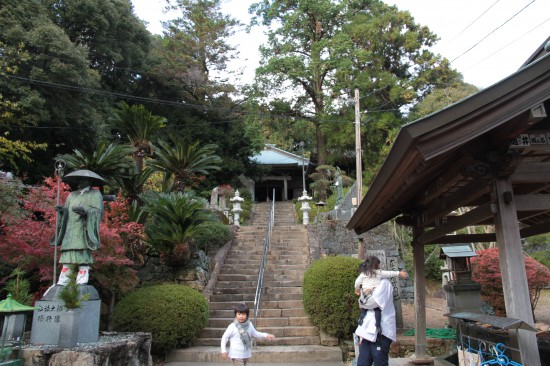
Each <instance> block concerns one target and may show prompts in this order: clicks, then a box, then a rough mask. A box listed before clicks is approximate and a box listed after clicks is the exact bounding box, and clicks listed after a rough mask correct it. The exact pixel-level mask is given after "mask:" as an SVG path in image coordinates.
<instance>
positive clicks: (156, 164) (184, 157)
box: [148, 138, 222, 192]
mask: <svg viewBox="0 0 550 366" xmlns="http://www.w3.org/2000/svg"><path fill="white" fill-rule="evenodd" d="M158 144H159V148H158V149H156V152H155V160H152V161H150V162H149V164H148V166H149V167H151V168H153V169H156V170H158V171H161V172H163V173H164V174H165V177H166V178H165V180H166V181H170V182H172V184H171V186H172V188H173V190H174V191H176V192H183V191H184V190H185V187H186V186H188V185H189V184H190V183H192V181H193V179H196V178H197V177H198V175H200V174H202V175H206V174H208V173H209V172H211V171H214V170H220V166H221V163H222V159H221V158H220V157H219V156H218V155H216V154H215V152H216V148H217V145H214V144H205V145H201V142H200V141H195V142H193V143H191V144H188V143H186V142H185V141H184V140H183V139H181V138H180V139H171V142H167V141H164V140H160V141H159V143H158Z"/></svg>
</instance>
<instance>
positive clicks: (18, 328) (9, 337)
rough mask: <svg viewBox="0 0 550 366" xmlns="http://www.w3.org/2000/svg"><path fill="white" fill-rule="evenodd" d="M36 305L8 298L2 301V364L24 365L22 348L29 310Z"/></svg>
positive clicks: (0, 311) (0, 363)
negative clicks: (24, 303) (23, 303)
mask: <svg viewBox="0 0 550 366" xmlns="http://www.w3.org/2000/svg"><path fill="white" fill-rule="evenodd" d="M36 309H38V308H36V307H34V306H26V305H22V304H20V303H18V302H17V301H15V300H14V299H12V297H11V294H8V298H7V299H5V300H2V301H0V315H3V316H4V322H3V324H4V325H3V326H2V335H1V337H0V365H10V366H23V359H22V358H21V348H22V345H23V333H24V332H25V323H26V320H27V314H26V313H27V312H29V311H33V310H36Z"/></svg>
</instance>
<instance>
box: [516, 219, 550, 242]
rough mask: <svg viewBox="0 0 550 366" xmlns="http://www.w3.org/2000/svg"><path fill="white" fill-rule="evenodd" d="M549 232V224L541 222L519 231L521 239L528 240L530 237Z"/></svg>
mask: <svg viewBox="0 0 550 366" xmlns="http://www.w3.org/2000/svg"><path fill="white" fill-rule="evenodd" d="M548 232H550V222H543V223H540V224H536V225H531V226H529V227H524V228H523V229H521V230H520V231H519V234H520V236H521V237H522V238H528V237H530V236H535V235H540V234H545V233H548Z"/></svg>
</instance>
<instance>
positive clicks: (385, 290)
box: [355, 278, 397, 342]
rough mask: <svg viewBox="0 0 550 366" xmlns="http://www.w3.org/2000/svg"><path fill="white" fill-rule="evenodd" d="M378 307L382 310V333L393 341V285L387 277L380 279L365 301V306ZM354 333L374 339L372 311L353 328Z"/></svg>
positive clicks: (394, 330)
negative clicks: (361, 322)
mask: <svg viewBox="0 0 550 366" xmlns="http://www.w3.org/2000/svg"><path fill="white" fill-rule="evenodd" d="M373 305H374V307H376V305H378V307H379V308H380V310H381V311H382V313H381V319H380V327H381V328H382V334H383V335H385V336H386V337H388V338H389V339H391V340H392V341H394V342H395V340H396V339H397V329H396V328H397V326H396V323H395V307H394V305H393V286H392V284H391V282H390V281H389V280H388V279H385V278H384V279H382V280H381V281H380V284H379V285H378V286H376V288H375V289H374V291H373V293H372V296H371V297H370V298H369V300H368V302H367V306H369V307H371V306H373ZM355 334H357V335H358V336H359V337H361V338H363V339H366V340H368V341H371V342H375V341H376V337H377V334H376V319H375V317H374V311H372V310H369V311H368V312H367V315H365V318H364V319H363V324H361V325H359V326H358V327H357V329H356V330H355Z"/></svg>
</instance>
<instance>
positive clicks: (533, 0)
mask: <svg viewBox="0 0 550 366" xmlns="http://www.w3.org/2000/svg"><path fill="white" fill-rule="evenodd" d="M535 1H536V0H532V1H531V2H530V3H529V4H527V5H525V6H524V7H523V8H521V10H519V11H518V12H517V13H515V14H514V15H512V16H511V17H510V18H508V19H507V20H506V21H505V22H504V23H502V24H501V25H499V26H498V27H496V28H495V29H493V30H492V31H491V32H489V33H488V34H487V35H486V36H485V37H483V38H482V39H480V40H479V41H477V42H476V43H475V44H474V45H473V46H472V47H470V48H468V49H467V50H466V51H464V52H463V53H462V54H460V55H459V56H457V57H455V58H454V59H452V60H451V63H453V62H454V61H456V60H458V59H459V58H461V57H462V56H464V55H465V54H467V53H468V52H470V51H471V50H472V49H474V48H475V47H477V46H478V45H479V44H480V43H481V42H483V41H484V40H485V39H486V38H487V37H489V36H490V35H491V34H493V33H495V32H496V31H497V30H499V29H500V28H502V27H503V26H504V25H505V24H506V23H508V22H509V21H510V20H512V19H514V18H515V17H516V16H517V15H519V14H520V13H521V12H523V11H524V10H525V9H527V8H528V7H529V6H531V4H533V3H534V2H535Z"/></svg>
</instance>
